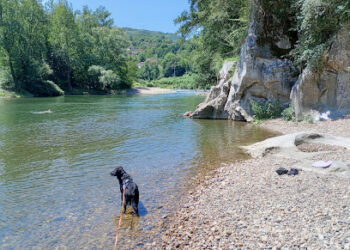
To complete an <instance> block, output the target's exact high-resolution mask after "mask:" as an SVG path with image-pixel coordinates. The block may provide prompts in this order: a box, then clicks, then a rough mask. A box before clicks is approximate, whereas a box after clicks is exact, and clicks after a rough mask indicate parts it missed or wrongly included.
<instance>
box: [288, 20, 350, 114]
mask: <svg viewBox="0 0 350 250" xmlns="http://www.w3.org/2000/svg"><path fill="white" fill-rule="evenodd" d="M349 33H350V23H348V24H347V25H345V26H344V27H343V28H342V29H341V30H340V31H339V32H338V34H337V35H336V36H335V37H334V38H333V40H332V45H331V46H330V48H329V49H328V50H327V51H326V52H325V54H324V55H323V57H322V58H321V59H320V60H322V66H321V68H312V67H310V66H308V67H307V68H306V69H305V70H304V71H303V73H302V74H301V75H300V77H299V79H298V81H297V83H296V84H295V86H294V87H293V90H292V93H291V100H292V104H293V106H294V108H295V114H296V118H297V119H298V120H302V119H303V118H304V117H305V116H306V115H309V116H312V118H313V119H314V120H319V119H328V118H336V117H338V116H340V115H343V114H344V113H347V112H349V111H350V73H349V67H350V36H349Z"/></svg>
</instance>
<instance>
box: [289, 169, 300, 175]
mask: <svg viewBox="0 0 350 250" xmlns="http://www.w3.org/2000/svg"><path fill="white" fill-rule="evenodd" d="M287 174H288V175H298V174H299V170H298V169H296V168H292V169H291V170H289V171H288V173H287Z"/></svg>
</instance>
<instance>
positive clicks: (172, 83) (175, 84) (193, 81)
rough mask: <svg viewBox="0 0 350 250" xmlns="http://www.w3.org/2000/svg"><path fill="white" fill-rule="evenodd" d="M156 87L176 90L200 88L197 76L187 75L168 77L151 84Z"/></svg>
mask: <svg viewBox="0 0 350 250" xmlns="http://www.w3.org/2000/svg"><path fill="white" fill-rule="evenodd" d="M151 83H152V84H153V85H154V86H157V87H165V88H175V89H197V88H199V85H198V81H197V75H196V74H185V75H183V76H180V77H167V78H162V79H159V80H155V81H152V82H151Z"/></svg>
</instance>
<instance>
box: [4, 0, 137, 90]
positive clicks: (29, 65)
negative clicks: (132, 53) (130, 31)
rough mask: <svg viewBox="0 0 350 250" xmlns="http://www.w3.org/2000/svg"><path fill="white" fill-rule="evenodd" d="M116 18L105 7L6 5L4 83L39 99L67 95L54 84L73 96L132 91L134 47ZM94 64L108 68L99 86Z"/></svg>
mask: <svg viewBox="0 0 350 250" xmlns="http://www.w3.org/2000/svg"><path fill="white" fill-rule="evenodd" d="M110 16H111V13H110V12H108V11H107V10H106V9H105V8H104V7H99V8H97V9H96V10H95V11H92V10H90V9H88V8H87V7H84V9H83V11H82V12H73V9H72V7H71V5H70V4H69V3H68V1H66V0H58V1H53V0H50V1H46V4H45V8H44V7H43V6H42V4H41V1H39V0H11V1H1V2H0V54H1V57H0V58H1V59H0V67H1V68H2V70H1V72H2V75H1V77H0V78H1V79H0V82H1V84H2V85H5V86H7V87H11V86H12V85H13V88H15V89H16V90H17V91H20V90H28V91H31V92H32V93H33V94H34V95H38V96H43V95H48V96H52V95H57V94H61V91H60V89H57V88H56V86H55V85H53V84H52V82H55V83H57V84H58V85H59V86H60V87H61V88H62V89H65V90H69V91H71V90H72V89H73V88H81V89H82V88H87V89H93V88H94V87H96V88H98V89H101V88H103V89H106V90H107V91H109V90H110V89H111V88H115V89H121V88H128V87H130V85H131V82H132V80H133V79H134V78H135V75H136V73H137V72H136V71H135V67H132V65H131V64H128V60H127V56H126V48H127V47H128V45H129V42H128V40H127V39H126V37H125V34H124V32H123V31H122V30H121V29H118V28H115V27H112V25H113V19H111V18H110ZM92 65H97V66H100V67H102V68H103V69H104V71H101V72H100V75H99V76H98V81H97V82H98V83H96V79H90V78H89V74H88V70H89V68H90V67H91V66H92ZM129 70H130V71H132V72H129ZM5 73H6V74H5ZM9 75H10V77H9ZM48 80H50V81H51V82H50V81H48ZM40 88H42V89H40ZM43 91H48V92H47V93H46V94H45V93H44V92H43Z"/></svg>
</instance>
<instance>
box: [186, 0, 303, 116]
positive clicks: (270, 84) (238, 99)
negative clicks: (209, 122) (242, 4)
mask: <svg viewBox="0 0 350 250" xmlns="http://www.w3.org/2000/svg"><path fill="white" fill-rule="evenodd" d="M262 8H263V6H262V5H261V3H260V2H259V1H252V11H251V16H250V22H249V28H248V35H247V38H246V40H245V43H244V44H243V46H242V48H241V53H240V58H239V61H238V63H237V66H236V67H235V72H234V75H233V77H231V75H232V74H231V71H232V69H233V68H234V63H233V62H229V63H226V64H224V66H223V68H222V70H221V71H220V74H219V82H218V85H217V86H215V87H213V88H212V89H211V90H210V92H209V94H208V97H207V99H206V100H205V102H204V103H202V104H200V105H199V106H198V107H197V109H196V111H194V112H193V114H192V116H191V118H198V119H231V120H235V121H252V120H253V112H252V110H251V104H250V101H251V100H254V101H256V102H259V103H263V104H264V103H266V102H269V101H275V100H279V101H280V102H281V104H282V106H285V107H287V106H288V105H289V103H290V99H289V98H290V91H291V89H292V86H293V85H294V83H295V82H296V80H297V76H295V75H294V73H293V72H295V68H294V67H293V64H292V62H291V61H289V60H287V59H281V51H282V52H283V53H284V54H287V53H288V51H289V50H290V49H291V47H292V45H291V42H290V39H289V38H288V36H286V35H285V34H283V31H282V30H278V29H277V28H276V29H274V31H273V32H272V31H268V30H266V27H265V25H264V24H265V22H266V20H265V18H267V17H266V16H265V15H264V12H263V11H261V9H262ZM277 26H278V25H277ZM277 26H276V27H277ZM267 33H268V34H267ZM266 37H268V39H266ZM283 53H282V54H283Z"/></svg>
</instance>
